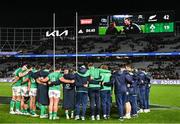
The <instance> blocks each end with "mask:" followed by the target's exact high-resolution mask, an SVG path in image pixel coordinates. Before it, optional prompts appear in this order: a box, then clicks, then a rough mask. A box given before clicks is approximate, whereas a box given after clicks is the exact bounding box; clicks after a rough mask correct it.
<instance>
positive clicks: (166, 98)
mask: <svg viewBox="0 0 180 124" xmlns="http://www.w3.org/2000/svg"><path fill="white" fill-rule="evenodd" d="M0 96H11V86H10V83H0ZM113 101H115V100H114V97H113ZM150 103H151V104H159V105H167V106H178V107H180V85H152V87H151V94H150Z"/></svg>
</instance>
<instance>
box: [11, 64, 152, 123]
mask: <svg viewBox="0 0 180 124" xmlns="http://www.w3.org/2000/svg"><path fill="white" fill-rule="evenodd" d="M150 78H151V77H150V74H148V73H147V72H146V71H145V70H144V69H134V68H132V67H131V65H129V64H126V65H122V66H121V67H120V68H118V69H117V70H113V71H112V70H110V69H109V68H108V66H107V65H101V66H100V67H99V68H97V67H95V66H94V65H93V63H89V64H88V65H87V66H85V65H81V66H79V67H78V70H77V71H73V70H72V69H70V68H68V67H67V68H66V67H65V68H62V67H61V66H60V65H56V68H55V69H54V70H53V71H52V69H51V65H49V64H47V65H45V66H43V67H41V66H40V65H36V66H32V67H30V66H29V65H27V64H24V65H23V66H21V67H19V68H18V69H16V70H15V72H14V78H13V84H12V99H11V102H10V114H20V115H29V116H32V117H40V118H49V119H50V120H56V119H59V116H58V109H59V104H60V103H61V101H60V97H61V96H63V100H62V105H63V108H64V111H65V116H66V119H70V118H72V119H75V120H80V119H81V120H85V119H86V116H87V115H86V114H87V113H86V110H87V106H88V103H90V112H91V120H100V119H101V118H103V119H105V120H106V119H109V118H110V117H111V107H112V93H113V92H114V94H115V101H116V106H117V110H118V113H117V114H118V116H119V120H123V119H130V118H131V117H138V113H142V112H144V113H147V112H150V108H149V93H150ZM61 89H63V90H61ZM37 108H38V109H39V110H40V113H39V115H38V114H37ZM47 110H48V112H47ZM101 112H102V113H101Z"/></svg>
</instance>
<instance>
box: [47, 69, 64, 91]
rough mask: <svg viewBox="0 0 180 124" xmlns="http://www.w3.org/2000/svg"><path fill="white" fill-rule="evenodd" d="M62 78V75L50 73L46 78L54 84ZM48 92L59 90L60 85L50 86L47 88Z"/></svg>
mask: <svg viewBox="0 0 180 124" xmlns="http://www.w3.org/2000/svg"><path fill="white" fill-rule="evenodd" d="M62 76H63V74H62V73H60V72H52V73H50V74H49V75H48V78H49V81H50V82H54V81H57V80H59V78H61V77H62ZM49 90H60V85H56V86H51V87H49Z"/></svg>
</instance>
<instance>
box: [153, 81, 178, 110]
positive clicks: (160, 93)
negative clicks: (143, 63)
mask: <svg viewBox="0 0 180 124" xmlns="http://www.w3.org/2000/svg"><path fill="white" fill-rule="evenodd" d="M150 102H151V104H159V105H168V106H178V107H180V85H153V86H152V88H151V94H150Z"/></svg>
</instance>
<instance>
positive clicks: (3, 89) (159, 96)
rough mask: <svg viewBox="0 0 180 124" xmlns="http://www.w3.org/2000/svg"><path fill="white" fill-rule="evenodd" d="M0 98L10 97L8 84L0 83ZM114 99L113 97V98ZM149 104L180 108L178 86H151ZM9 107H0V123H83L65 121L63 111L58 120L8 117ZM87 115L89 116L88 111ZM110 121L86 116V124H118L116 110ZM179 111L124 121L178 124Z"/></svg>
mask: <svg viewBox="0 0 180 124" xmlns="http://www.w3.org/2000/svg"><path fill="white" fill-rule="evenodd" d="M0 96H11V87H10V84H9V83H0ZM113 99H114V97H113ZM150 103H151V104H158V105H163V106H171V107H180V85H153V86H152V87H151V94H150ZM8 112H9V105H0V123H1V122H3V123H49V122H50V123H77V122H78V123H84V122H83V121H75V120H66V119H65V116H64V111H63V110H60V111H59V112H58V114H59V116H60V117H61V119H60V120H55V121H50V120H48V119H39V118H32V117H28V116H22V115H10V114H9V113H8ZM87 115H90V113H89V109H88V111H87ZM111 115H112V118H111V119H110V120H107V121H105V120H101V121H91V120H90V117H89V116H87V120H86V121H85V122H86V123H120V121H118V120H117V119H118V117H117V108H113V109H112V114H111ZM179 116H180V109H177V110H176V109H167V110H166V109H165V110H158V109H153V110H152V111H151V112H150V113H146V114H145V113H142V114H140V115H139V117H138V118H136V119H130V120H125V121H124V122H127V123H180V118H179ZM124 122H122V123H124Z"/></svg>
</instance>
